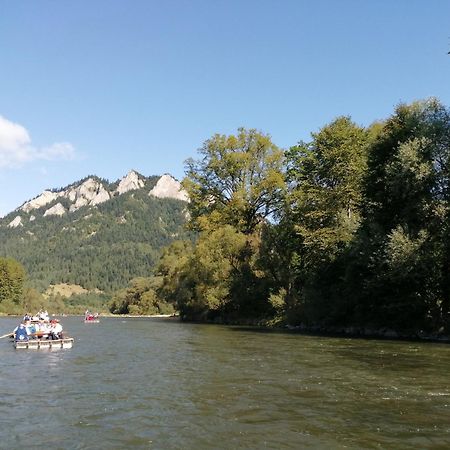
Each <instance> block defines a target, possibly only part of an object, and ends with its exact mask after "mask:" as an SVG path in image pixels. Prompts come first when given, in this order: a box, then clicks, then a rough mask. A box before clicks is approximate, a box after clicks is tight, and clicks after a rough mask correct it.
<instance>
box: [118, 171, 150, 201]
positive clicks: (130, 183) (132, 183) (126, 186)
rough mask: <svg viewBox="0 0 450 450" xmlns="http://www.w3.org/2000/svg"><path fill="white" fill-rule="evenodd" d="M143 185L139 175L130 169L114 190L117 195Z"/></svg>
mask: <svg viewBox="0 0 450 450" xmlns="http://www.w3.org/2000/svg"><path fill="white" fill-rule="evenodd" d="M144 185H145V183H144V181H143V180H141V178H139V175H138V173H137V172H135V171H134V170H130V171H129V172H128V173H127V175H125V176H124V177H123V178H122V179H121V180H120V183H119V186H118V187H117V190H116V192H117V193H118V194H119V195H122V194H125V192H128V191H135V190H137V189H141V188H143V187H144Z"/></svg>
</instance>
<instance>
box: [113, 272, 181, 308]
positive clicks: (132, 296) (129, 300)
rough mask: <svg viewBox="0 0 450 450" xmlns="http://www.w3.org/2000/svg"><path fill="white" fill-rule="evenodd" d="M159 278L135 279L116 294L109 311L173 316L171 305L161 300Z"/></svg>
mask: <svg viewBox="0 0 450 450" xmlns="http://www.w3.org/2000/svg"><path fill="white" fill-rule="evenodd" d="M161 281H162V280H161V279H160V278H158V277H147V278H144V277H139V278H133V279H132V280H131V281H130V283H129V285H128V287H127V288H126V289H122V290H120V291H118V292H116V293H115V294H114V296H113V299H112V301H111V303H110V306H109V309H110V311H111V312H112V313H114V314H143V315H144V314H173V313H174V311H175V310H174V308H173V306H172V305H171V304H170V303H167V302H164V301H162V300H160V298H159V297H158V295H157V293H156V292H157V289H158V288H159V287H160V285H161Z"/></svg>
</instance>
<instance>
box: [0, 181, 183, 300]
mask: <svg viewBox="0 0 450 450" xmlns="http://www.w3.org/2000/svg"><path fill="white" fill-rule="evenodd" d="M158 178H159V177H152V178H148V179H145V182H146V186H145V189H144V188H142V189H135V190H130V191H129V192H125V193H123V194H122V195H117V196H114V197H112V198H111V199H109V200H108V201H105V202H102V203H101V204H98V205H95V206H89V205H87V206H83V207H80V208H79V209H77V210H76V211H73V212H70V213H66V214H63V215H60V216H58V215H52V216H45V217H44V216H43V211H44V210H48V209H49V208H51V207H52V205H54V204H55V203H56V202H60V203H62V204H63V205H65V206H66V207H67V208H66V209H68V208H69V205H68V203H69V200H68V199H66V198H58V199H57V200H54V201H53V202H50V203H48V204H46V205H45V206H43V207H42V208H38V209H36V210H32V211H29V212H24V211H20V217H21V219H22V222H21V224H20V226H16V227H12V226H8V224H9V223H11V220H12V219H13V218H14V217H15V216H17V212H14V213H11V214H9V215H8V216H7V217H5V218H4V219H3V220H2V221H0V255H1V256H4V257H9V258H14V259H15V260H17V261H19V262H20V263H21V264H22V265H23V266H24V268H25V270H26V272H27V279H28V284H29V285H31V286H33V287H35V288H37V289H38V290H39V291H41V292H43V291H44V290H45V289H46V288H47V287H48V286H49V285H50V284H57V283H71V284H78V285H80V286H82V287H84V288H86V289H90V290H92V289H100V290H102V291H105V292H112V291H114V290H116V289H119V288H122V287H125V286H126V285H127V284H128V282H129V281H130V279H131V278H133V277H136V276H148V275H149V273H150V271H151V268H152V267H153V265H154V264H155V262H156V261H157V260H158V257H159V255H160V252H161V248H162V247H164V246H167V245H168V244H169V243H171V242H172V241H173V240H174V239H180V238H186V237H187V235H186V231H185V230H184V228H183V225H184V223H185V220H186V202H183V201H180V200H176V199H172V198H157V197H154V196H149V195H148V193H149V189H151V188H152V187H153V186H154V185H155V184H156V181H157V180H158ZM80 183H82V182H79V183H78V184H80ZM106 187H107V188H108V189H109V190H111V189H114V188H116V187H117V183H116V184H108V185H106Z"/></svg>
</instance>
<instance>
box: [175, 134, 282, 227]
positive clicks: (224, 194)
mask: <svg viewBox="0 0 450 450" xmlns="http://www.w3.org/2000/svg"><path fill="white" fill-rule="evenodd" d="M199 152H200V155H201V159H200V160H197V161H195V160H193V159H189V160H188V161H187V175H186V178H185V179H184V180H183V185H184V187H185V189H186V190H187V191H188V194H189V198H190V200H191V201H190V203H189V211H190V214H191V220H190V225H191V226H192V227H193V228H194V229H197V230H204V229H208V228H209V227H211V226H216V225H225V224H228V225H232V226H234V227H235V228H236V229H237V230H239V231H242V232H243V233H246V234H249V233H252V232H254V230H255V229H256V227H257V225H258V224H260V223H261V222H262V221H263V220H264V219H266V218H267V217H270V216H271V215H272V214H274V213H275V212H276V211H277V209H278V207H279V204H280V199H281V194H282V192H283V189H284V177H283V167H284V166H283V152H282V151H281V150H280V149H278V148H277V147H276V146H275V145H274V144H273V143H272V141H271V139H270V137H269V136H267V135H264V134H262V133H260V132H258V131H256V130H246V129H244V128H240V129H239V130H238V133H237V135H230V136H225V135H219V134H216V135H214V136H213V137H212V138H211V139H208V140H207V141H206V142H205V143H204V144H203V147H202V148H201V149H200V151H199Z"/></svg>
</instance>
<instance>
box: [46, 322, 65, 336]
mask: <svg viewBox="0 0 450 450" xmlns="http://www.w3.org/2000/svg"><path fill="white" fill-rule="evenodd" d="M48 339H53V340H55V339H63V327H62V325H61V324H60V323H59V321H58V320H56V319H52V320H51V321H50V331H49V334H48Z"/></svg>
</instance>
